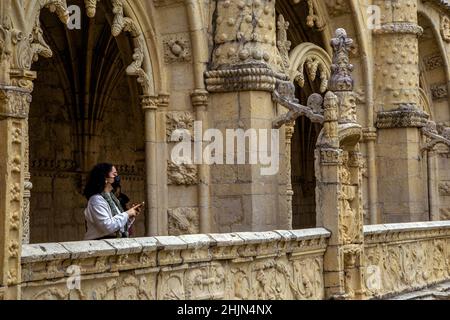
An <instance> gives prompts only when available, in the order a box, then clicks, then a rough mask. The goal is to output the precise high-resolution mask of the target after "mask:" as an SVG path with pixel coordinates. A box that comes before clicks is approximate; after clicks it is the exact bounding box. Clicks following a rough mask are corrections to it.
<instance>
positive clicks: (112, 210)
mask: <svg viewBox="0 0 450 320" xmlns="http://www.w3.org/2000/svg"><path fill="white" fill-rule="evenodd" d="M116 177H117V170H116V168H115V167H114V166H113V165H112V164H110V163H100V164H97V165H96V166H95V167H94V168H93V169H92V170H91V172H90V174H89V177H88V181H87V184H86V187H85V189H84V192H83V194H84V196H85V197H86V199H87V200H88V205H87V208H86V209H85V211H84V216H85V218H86V229H87V230H86V235H85V237H84V239H85V240H101V239H108V238H123V237H128V229H129V228H130V226H131V225H132V224H133V222H134V220H135V218H136V216H137V215H139V213H140V211H141V207H142V204H139V205H135V206H133V207H132V208H131V209H129V210H128V211H124V210H123V208H122V206H121V205H120V202H119V200H118V199H117V198H116V196H115V195H114V194H113V193H112V191H113V187H112V184H113V183H114V181H115V179H116Z"/></svg>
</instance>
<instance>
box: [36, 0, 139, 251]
mask: <svg viewBox="0 0 450 320" xmlns="http://www.w3.org/2000/svg"><path fill="white" fill-rule="evenodd" d="M78 2H80V3H79V5H80V7H82V3H81V1H78ZM111 12H112V10H111V8H110V7H109V6H108V4H107V3H104V4H102V3H99V4H98V7H97V12H96V16H95V19H88V18H87V17H86V15H83V17H86V18H84V20H83V28H82V29H81V30H76V29H75V30H67V29H66V28H64V26H62V25H61V24H60V23H59V22H58V21H56V19H55V18H54V16H53V15H51V14H49V13H48V12H42V14H41V26H42V29H43V30H44V35H45V39H46V42H47V43H48V44H49V46H50V47H51V49H52V51H53V53H54V54H53V58H52V59H46V60H41V61H39V62H37V63H36V64H35V65H34V69H35V70H36V71H37V73H38V79H37V80H36V81H35V89H34V93H33V102H32V104H31V108H30V120H29V125H30V132H31V134H30V171H31V175H32V182H33V190H32V197H31V203H30V207H31V208H30V229H31V230H30V235H31V242H35V243H36V242H57V241H72V240H81V239H83V235H84V232H85V227H84V215H83V209H84V207H85V206H86V200H85V199H84V198H83V197H82V195H81V192H82V186H83V183H84V180H85V178H86V175H87V172H88V171H89V170H90V168H91V167H92V166H93V165H94V164H95V163H97V162H111V163H113V164H114V165H115V166H116V167H117V169H118V171H119V173H120V174H121V176H122V177H123V180H122V181H123V183H122V184H123V191H124V193H126V194H127V195H128V196H129V197H130V198H131V199H139V200H140V201H142V199H145V193H144V190H145V181H144V180H145V142H144V120H143V119H144V116H143V111H142V108H141V107H140V102H139V95H140V94H142V89H141V88H140V87H139V86H138V84H137V83H136V81H134V80H133V79H132V78H129V77H128V76H127V72H126V71H127V67H128V66H129V65H130V63H132V62H133V59H132V56H133V43H132V42H131V40H130V39H129V38H128V37H127V36H126V35H124V34H121V35H119V36H117V37H114V36H113V35H112V34H111V24H112V21H113V19H114V17H113V16H112V14H111ZM136 201H137V200H136ZM143 219H144V217H142V216H141V217H140V219H139V220H138V221H137V223H136V227H135V234H136V235H141V236H142V235H144V221H143Z"/></svg>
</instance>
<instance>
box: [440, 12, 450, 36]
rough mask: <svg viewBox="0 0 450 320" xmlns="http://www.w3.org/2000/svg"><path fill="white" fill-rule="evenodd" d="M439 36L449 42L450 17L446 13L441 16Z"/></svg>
mask: <svg viewBox="0 0 450 320" xmlns="http://www.w3.org/2000/svg"><path fill="white" fill-rule="evenodd" d="M441 36H442V39H444V41H446V42H450V18H449V17H448V16H446V15H442V16H441Z"/></svg>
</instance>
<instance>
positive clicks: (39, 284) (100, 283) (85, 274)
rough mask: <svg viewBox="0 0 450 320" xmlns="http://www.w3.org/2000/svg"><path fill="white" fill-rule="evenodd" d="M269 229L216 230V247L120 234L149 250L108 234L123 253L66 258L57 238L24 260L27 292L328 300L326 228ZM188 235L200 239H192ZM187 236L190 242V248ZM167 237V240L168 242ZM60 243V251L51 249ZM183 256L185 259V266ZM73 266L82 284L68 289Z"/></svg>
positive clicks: (32, 295) (40, 295)
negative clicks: (302, 233) (312, 231)
mask: <svg viewBox="0 0 450 320" xmlns="http://www.w3.org/2000/svg"><path fill="white" fill-rule="evenodd" d="M325 231H326V230H323V232H325ZM323 232H322V233H323ZM269 233H270V232H269ZM269 233H264V234H266V235H265V236H263V233H261V234H257V233H242V234H240V233H235V234H217V235H215V237H217V238H215V239H216V240H217V241H218V242H219V243H218V245H214V246H209V245H208V244H207V243H206V242H204V241H205V238H206V239H209V238H208V236H204V235H196V236H192V235H191V236H184V237H187V238H183V236H182V237H160V238H158V237H157V238H156V239H161V241H162V242H161V243H160V244H157V241H159V240H156V239H153V238H143V239H136V240H131V239H129V240H130V241H128V240H127V241H125V240H123V242H126V243H131V242H133V241H142V243H146V246H147V249H145V250H150V251H143V252H140V251H139V249H137V248H136V247H135V245H136V244H135V243H134V244H133V245H132V246H131V247H129V248H127V247H126V246H127V244H126V243H123V244H119V243H118V242H115V241H113V240H111V242H110V245H113V246H117V245H118V248H121V249H119V250H120V251H121V252H122V253H121V254H119V255H118V254H115V252H114V250H110V251H111V253H110V254H109V255H104V256H99V257H92V255H89V256H86V252H84V253H83V257H79V258H77V259H71V258H67V256H64V254H62V252H61V249H60V248H61V247H58V246H61V245H60V244H46V245H44V246H45V248H44V249H45V251H43V250H44V249H42V248H41V249H39V247H37V246H35V247H33V246H29V247H30V248H27V249H26V251H27V252H29V253H27V254H26V258H25V261H24V265H23V275H24V282H25V285H24V286H23V290H22V297H23V298H24V299H74V300H75V299H169V300H178V299H192V300H205V299H323V298H324V291H323V272H322V270H323V253H324V250H325V246H326V240H327V239H326V238H325V233H324V235H315V236H314V238H310V237H311V235H307V237H306V238H305V239H300V238H299V240H289V239H290V237H292V236H293V234H292V233H290V232H289V231H286V232H285V234H287V237H284V238H281V237H280V236H279V235H278V236H277V234H276V233H274V232H272V233H270V234H271V237H272V238H273V239H272V238H270V239H272V240H269V238H268V237H269ZM274 236H275V237H274ZM189 237H191V238H190V239H197V242H192V240H188V238H189ZM195 237H196V238H195ZM249 237H250V238H249ZM254 237H257V238H258V239H260V240H255V239H256V238H254ZM265 237H266V238H265ZM162 238H164V239H162ZM152 239H153V240H152ZM182 239H185V240H186V241H187V243H190V245H188V247H187V248H186V242H184V241H183V240H182ZM244 239H249V240H244ZM276 239H278V240H276ZM152 241H153V242H152ZM229 241H231V242H229ZM247 241H248V242H247ZM162 243H165V244H164V245H163V246H164V248H162V247H161V245H162ZM233 243H234V244H233ZM55 245H56V247H54V246H55ZM63 245H64V244H63ZM86 245H88V244H87V243H86V244H81V243H80V244H73V246H72V247H70V248H71V249H70V250H78V249H75V248H82V251H84V250H85V249H86V247H85V246H86ZM52 246H53V247H52ZM96 246H98V249H100V247H102V248H103V250H105V248H106V247H104V245H101V244H100V243H91V244H90V246H89V248H90V250H94V252H95V248H96ZM52 248H53V249H52ZM55 248H58V252H59V253H56V254H55V252H53V251H54V250H55ZM158 248H159V249H158ZM30 250H31V251H30ZM52 250H53V251H52ZM38 251H39V252H41V253H37V252H38ZM72 252H75V251H72ZM199 252H202V254H198V253H199ZM30 253H31V255H30ZM203 253H205V254H203ZM35 254H38V256H34V255H35ZM41 254H44V255H48V257H47V258H50V260H48V261H42V259H43V258H44V260H45V258H46V257H44V256H40V255H41ZM74 254H75V253H72V255H74ZM102 254H105V253H102ZM76 256H79V253H78V254H76ZM144 257H145V259H144ZM180 257H183V260H182V259H180ZM55 258H56V260H51V259H55ZM30 259H32V260H30ZM211 260H212V261H211ZM183 261H184V262H185V263H184V264H181V262H183ZM68 265H76V266H79V267H80V268H81V270H80V271H81V283H80V287H76V286H74V289H71V290H70V289H68V287H67V280H68V275H69V274H70V272H68V271H67V270H66V267H67V266H68Z"/></svg>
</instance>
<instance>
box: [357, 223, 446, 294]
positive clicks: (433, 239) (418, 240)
mask: <svg viewBox="0 0 450 320" xmlns="http://www.w3.org/2000/svg"><path fill="white" fill-rule="evenodd" d="M364 241H365V247H364V253H365V260H364V261H365V282H366V289H367V292H366V294H367V295H368V296H369V297H374V298H380V297H388V296H392V295H395V294H398V293H401V292H406V291H414V290H418V289H421V288H424V287H427V286H430V285H432V284H435V283H439V282H443V281H446V280H449V279H450V221H435V222H414V223H400V224H388V225H370V226H365V227H364Z"/></svg>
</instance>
